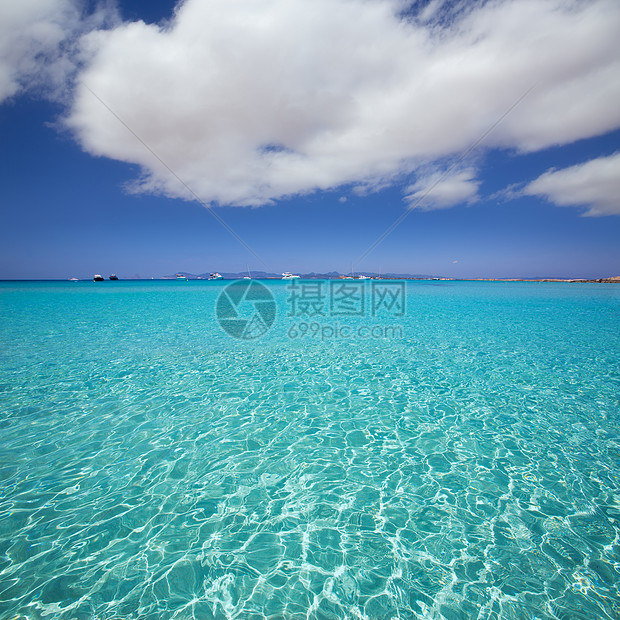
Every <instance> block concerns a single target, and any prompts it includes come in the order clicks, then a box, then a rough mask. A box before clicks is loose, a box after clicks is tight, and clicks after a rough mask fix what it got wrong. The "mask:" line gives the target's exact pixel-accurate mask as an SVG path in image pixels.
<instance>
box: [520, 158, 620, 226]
mask: <svg viewBox="0 0 620 620" xmlns="http://www.w3.org/2000/svg"><path fill="white" fill-rule="evenodd" d="M523 193H524V194H527V195H537V196H544V197H545V198H547V199H548V200H550V201H551V202H553V203H555V204H556V205H558V206H560V207H588V210H587V211H586V212H585V213H584V215H589V216H601V215H620V153H615V154H614V155H611V156H609V157H599V158H597V159H592V160H590V161H588V162H586V163H584V164H579V165H577V166H571V167H570V168H563V169H562V170H553V169H551V170H548V171H547V172H545V173H544V174H543V175H541V176H539V177H538V178H537V179H536V180H535V181H532V182H531V183H530V184H529V185H527V186H526V187H525V189H524V190H523Z"/></svg>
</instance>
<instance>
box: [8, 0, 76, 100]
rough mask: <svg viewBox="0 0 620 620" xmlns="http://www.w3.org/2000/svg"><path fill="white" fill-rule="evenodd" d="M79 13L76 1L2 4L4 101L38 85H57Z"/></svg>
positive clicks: (35, 0)
mask: <svg viewBox="0 0 620 620" xmlns="http://www.w3.org/2000/svg"><path fill="white" fill-rule="evenodd" d="M78 22H79V12H78V11H77V8H76V3H75V2H73V1H72V0H19V2H11V1H8V2H3V3H1V4H0V101H3V100H5V99H7V98H8V97H11V96H12V95H15V94H16V93H17V92H18V91H19V90H20V89H21V88H23V87H27V86H29V85H31V84H32V83H33V82H36V83H37V85H39V84H41V83H42V82H43V83H45V84H49V83H50V82H52V83H54V84H56V83H58V80H59V78H60V81H62V77H61V76H59V75H57V72H58V70H59V65H56V66H55V67H54V69H53V70H52V71H51V73H50V72H48V69H49V68H50V66H51V65H52V64H54V62H55V61H57V60H58V56H59V49H60V45H61V43H62V42H63V40H64V39H65V37H66V32H67V25H68V24H69V25H70V26H69V28H73V27H75V25H76V24H77V23H78Z"/></svg>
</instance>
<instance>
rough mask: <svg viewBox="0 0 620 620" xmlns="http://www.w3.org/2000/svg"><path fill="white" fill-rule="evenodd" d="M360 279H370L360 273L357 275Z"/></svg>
mask: <svg viewBox="0 0 620 620" xmlns="http://www.w3.org/2000/svg"><path fill="white" fill-rule="evenodd" d="M357 279H358V280H368V276H363V275H362V274H360V275H359V276H357Z"/></svg>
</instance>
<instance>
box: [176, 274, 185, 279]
mask: <svg viewBox="0 0 620 620" xmlns="http://www.w3.org/2000/svg"><path fill="white" fill-rule="evenodd" d="M177 280H187V276H184V275H183V274H182V273H177Z"/></svg>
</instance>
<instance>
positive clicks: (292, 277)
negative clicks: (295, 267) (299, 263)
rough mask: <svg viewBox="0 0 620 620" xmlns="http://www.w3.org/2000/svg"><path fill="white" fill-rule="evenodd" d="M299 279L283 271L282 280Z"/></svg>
mask: <svg viewBox="0 0 620 620" xmlns="http://www.w3.org/2000/svg"><path fill="white" fill-rule="evenodd" d="M300 277H301V276H297V275H294V274H292V273H291V272H290V271H285V272H284V273H283V274H282V279H283V280H293V279H294V278H300Z"/></svg>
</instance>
